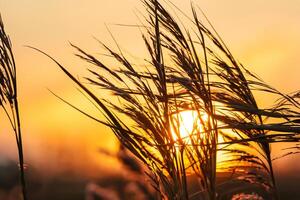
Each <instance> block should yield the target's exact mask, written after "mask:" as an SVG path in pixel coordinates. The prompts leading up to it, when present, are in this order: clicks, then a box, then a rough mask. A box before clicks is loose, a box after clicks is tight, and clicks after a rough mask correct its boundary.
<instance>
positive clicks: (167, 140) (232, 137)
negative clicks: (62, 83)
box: [36, 0, 300, 200]
mask: <svg viewBox="0 0 300 200" xmlns="http://www.w3.org/2000/svg"><path fill="white" fill-rule="evenodd" d="M142 2H143V4H144V5H145V8H146V10H147V14H148V16H147V17H146V23H147V25H146V26H145V25H143V26H142V27H145V31H144V32H143V34H142V38H143V40H144V43H145V46H146V49H147V51H148V54H149V57H148V58H145V65H138V66H136V65H134V64H132V62H130V61H129V60H128V59H127V58H126V57H125V55H124V53H123V52H122V50H121V48H120V47H119V46H118V44H117V48H118V51H114V50H113V49H112V48H109V47H108V46H106V45H105V44H103V43H102V42H100V41H99V43H100V44H101V45H102V46H103V48H104V49H105V50H106V51H107V53H108V54H109V56H110V57H112V58H113V59H115V61H116V62H117V63H118V68H112V67H110V66H107V65H106V64H105V63H104V62H103V61H102V60H100V59H98V58H96V57H95V56H93V55H91V54H89V53H87V52H86V51H84V50H82V49H81V48H79V47H77V46H75V45H72V46H73V47H74V48H75V49H76V50H77V53H76V56H78V57H79V58H81V59H82V60H85V61H86V62H88V63H90V64H92V65H95V66H96V67H97V68H96V69H94V68H90V69H89V71H90V72H91V75H92V77H87V78H86V80H88V81H89V82H90V83H91V84H92V85H94V86H97V87H100V88H102V89H104V90H108V91H110V92H111V93H112V94H113V95H111V96H109V97H108V98H105V99H104V98H103V97H102V96H101V95H97V93H96V92H94V91H93V90H91V89H90V88H89V87H87V86H85V85H84V84H83V83H81V82H80V81H79V80H78V79H76V78H75V76H73V75H72V74H71V73H70V72H69V71H68V70H67V68H65V67H64V66H63V65H61V64H60V63H59V62H57V61H56V60H55V59H54V58H52V57H51V56H49V55H47V54H46V53H44V52H42V51H40V50H38V49H36V50H38V51H40V52H42V53H43V54H45V55H47V56H48V57H50V58H51V59H52V60H53V61H54V62H56V64H57V65H58V66H59V67H60V68H61V69H62V70H63V72H64V73H65V74H66V75H67V76H68V77H69V78H70V79H71V80H72V81H73V82H75V83H76V84H77V85H78V86H79V87H80V88H81V89H82V90H83V92H85V93H86V94H87V96H88V97H89V98H90V100H91V101H92V102H93V103H94V104H95V105H96V106H97V109H99V110H100V111H101V113H102V114H103V116H104V118H105V120H101V119H98V118H96V117H94V116H91V115H90V114H88V113H86V112H85V111H83V110H80V109H79V108H77V107H76V106H73V105H71V104H70V103H68V104H69V105H71V106H73V107H74V108H76V109H77V110H79V111H80V112H82V113H83V114H85V115H86V116H88V117H90V118H91V119H93V120H96V121H98V122H99V123H102V124H104V125H106V126H108V127H110V128H111V129H112V131H113V132H114V134H115V135H116V136H117V138H118V139H119V140H120V142H121V143H122V144H123V145H124V146H125V147H126V148H127V149H128V150H130V151H131V152H132V153H133V154H134V155H135V156H136V157H137V158H139V159H140V160H141V161H142V162H143V163H144V164H145V165H146V166H147V167H148V168H149V169H150V171H151V172H152V174H151V175H150V178H151V179H152V182H153V187H154V188H155V189H156V190H157V191H158V192H159V194H160V195H161V196H160V197H161V199H174V200H177V199H178V200H179V199H180V200H182V199H191V198H193V197H194V196H195V194H190V193H189V191H188V190H189V185H188V174H189V173H193V174H195V175H196V176H197V177H198V178H199V179H200V183H199V189H198V190H199V191H198V192H197V195H198V196H197V197H199V198H200V199H210V200H213V199H217V198H219V197H220V195H221V194H219V192H218V189H219V188H220V187H221V186H219V183H217V181H216V180H217V170H218V168H219V166H218V165H221V164H226V165H222V166H223V168H222V170H227V171H230V172H232V173H233V174H235V176H232V178H231V180H229V181H232V180H237V179H238V180H241V179H243V180H244V181H246V182H250V183H251V184H254V185H258V186H260V187H262V188H264V189H265V190H266V191H268V192H270V193H271V195H273V198H274V199H277V195H276V183H275V176H274V172H273V167H272V157H271V148H270V144H271V143H277V142H299V133H300V126H299V122H298V121H297V120H298V119H299V116H300V112H299V108H300V105H299V101H298V96H297V94H298V93H297V94H293V95H286V94H283V93H281V92H279V91H277V90H276V89H274V88H272V87H270V86H269V85H267V84H266V83H264V82H263V81H262V80H261V79H259V78H258V77H257V76H255V75H254V74H253V73H251V72H250V71H249V70H247V69H246V68H245V67H244V66H243V65H242V64H240V63H239V62H238V61H237V60H236V59H235V58H234V57H233V55H232V54H231V53H230V51H229V49H228V47H227V46H226V45H225V43H224V42H223V41H222V39H221V38H220V36H219V35H218V34H217V32H216V31H215V30H214V28H213V27H212V26H211V29H212V31H211V30H210V29H208V28H207V26H205V25H204V23H202V22H201V21H200V20H199V19H198V16H197V9H196V8H195V7H194V6H192V13H193V17H192V18H189V17H187V16H186V15H185V14H184V15H183V17H184V18H187V20H188V21H190V22H191V23H192V27H191V28H190V29H188V28H186V27H184V26H183V25H181V24H180V23H177V21H176V20H175V18H174V17H173V16H172V15H171V13H170V12H169V11H168V10H166V9H165V6H164V5H162V4H161V3H160V2H158V1H157V0H144V1H142ZM169 4H170V2H169ZM171 5H172V3H171ZM173 6H174V5H173ZM175 8H176V9H177V10H179V9H178V8H177V7H175ZM179 13H181V14H182V11H180V10H179ZM208 25H209V26H210V23H209V22H208ZM253 91H260V92H263V93H265V94H268V95H270V94H272V95H274V96H277V98H280V100H279V101H278V102H277V103H276V104H275V105H274V106H273V107H271V108H260V107H259V106H258V103H257V99H256V97H255V95H254V93H253ZM114 97H116V99H115V100H113V99H114ZM186 110H193V111H195V112H197V113H198V115H197V119H196V121H197V123H199V124H200V125H201V128H200V129H199V127H197V125H195V127H194V130H193V131H192V132H191V133H190V135H189V136H187V137H182V136H181V135H180V132H179V128H178V127H180V123H181V120H180V119H179V117H178V115H177V114H178V113H180V112H182V111H186ZM203 113H206V114H207V116H208V118H207V119H204V118H203ZM274 119H276V121H275V122H274ZM172 131H173V132H172ZM174 134H175V135H176V137H174ZM220 137H221V138H222V140H223V141H219V138H220ZM186 139H188V141H189V142H187V140H186ZM220 151H222V152H224V154H229V155H230V157H229V159H227V160H225V161H223V163H217V162H218V158H217V155H218V152H220ZM237 169H240V171H239V173H235V172H236V171H237ZM253 169H255V170H256V173H252V172H251V170H253Z"/></svg>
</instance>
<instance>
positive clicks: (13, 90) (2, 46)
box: [0, 16, 27, 200]
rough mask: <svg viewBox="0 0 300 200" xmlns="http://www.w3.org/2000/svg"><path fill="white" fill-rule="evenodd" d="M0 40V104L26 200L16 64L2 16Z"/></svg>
mask: <svg viewBox="0 0 300 200" xmlns="http://www.w3.org/2000/svg"><path fill="white" fill-rule="evenodd" d="M0 40H1V43H0V104H1V107H2V108H3V110H4V112H5V114H6V116H7V118H8V120H9V122H10V124H11V126H12V128H13V131H14V134H15V137H16V142H17V147H18V156H19V167H20V182H21V186H22V193H23V199H24V200H26V199H27V194H26V181H25V172H24V155H23V145H22V132H21V122H20V111H19V104H18V95H17V74H16V63H15V59H14V55H13V51H12V44H11V41H10V39H9V36H8V35H7V34H6V32H5V29H4V24H3V21H2V18H1V16H0Z"/></svg>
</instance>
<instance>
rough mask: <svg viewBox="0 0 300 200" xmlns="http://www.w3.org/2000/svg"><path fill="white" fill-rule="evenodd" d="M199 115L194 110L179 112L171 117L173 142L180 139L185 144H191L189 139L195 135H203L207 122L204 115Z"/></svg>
mask: <svg viewBox="0 0 300 200" xmlns="http://www.w3.org/2000/svg"><path fill="white" fill-rule="evenodd" d="M200 115H201V116H200V117H199V114H198V112H197V111H195V110H186V111H181V112H179V113H177V114H174V115H173V116H172V122H173V126H172V128H171V132H172V136H173V139H174V140H175V141H178V140H179V139H182V140H183V141H184V142H185V143H189V144H190V143H191V141H190V140H191V137H193V136H195V134H198V135H199V134H200V137H202V136H201V135H204V128H203V125H205V124H206V123H207V121H208V115H207V114H206V113H201V114H200Z"/></svg>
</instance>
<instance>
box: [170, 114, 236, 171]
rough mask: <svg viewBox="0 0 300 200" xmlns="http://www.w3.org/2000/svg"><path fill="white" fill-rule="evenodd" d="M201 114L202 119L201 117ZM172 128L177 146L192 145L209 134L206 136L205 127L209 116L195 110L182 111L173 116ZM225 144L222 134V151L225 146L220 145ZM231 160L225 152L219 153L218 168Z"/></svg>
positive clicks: (219, 137)
mask: <svg viewBox="0 0 300 200" xmlns="http://www.w3.org/2000/svg"><path fill="white" fill-rule="evenodd" d="M199 114H200V117H199ZM171 118H172V127H171V133H172V137H173V140H174V141H175V145H180V143H182V142H183V143H184V144H186V145H192V140H194V141H197V140H199V139H200V140H201V139H202V140H205V137H206V135H207V134H205V128H204V126H205V127H207V124H208V114H206V113H205V112H198V111H195V110H186V111H181V112H178V113H176V114H173V115H172V117H171ZM223 142H224V138H223V137H222V135H221V134H218V139H217V143H219V145H218V147H217V148H219V149H221V148H222V147H223V146H224V145H220V144H221V143H223ZM230 158H231V156H230V155H228V154H226V153H224V152H223V151H218V152H217V163H218V167H221V165H222V163H225V161H226V160H229V159H230Z"/></svg>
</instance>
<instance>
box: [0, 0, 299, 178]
mask: <svg viewBox="0 0 300 200" xmlns="http://www.w3.org/2000/svg"><path fill="white" fill-rule="evenodd" d="M172 2H174V3H175V4H176V5H178V6H179V7H180V8H181V9H182V10H183V11H186V12H187V13H189V9H190V1H189V0H187V1H185V0H174V1H172ZM194 2H195V3H196V4H197V5H199V6H200V7H201V8H202V9H203V10H204V12H205V13H206V15H207V16H208V17H209V19H210V20H211V22H212V23H213V24H214V26H215V28H216V29H217V31H218V32H219V34H220V35H221V36H222V38H223V39H224V41H225V42H226V43H227V45H228V46H229V48H230V49H231V50H232V52H233V54H234V55H235V57H236V58H237V59H238V60H239V61H241V62H242V63H243V64H244V65H245V66H247V67H248V68H249V69H250V70H252V71H254V72H255V73H256V74H258V75H259V76H260V77H262V78H263V79H264V80H265V81H266V82H268V83H270V84H271V85H273V86H275V87H277V88H278V89H280V90H282V91H285V92H292V91H295V90H297V89H300V79H299V74H300V66H299V63H300V56H299V46H300V38H299V35H300V0H289V1H286V2H284V3H283V1H282V0H264V1H261V0H252V1H240V0H226V1H220V0H198V1H194ZM138 10H140V11H142V12H143V11H144V10H143V8H142V6H141V3H140V1H139V0H48V1H46V0H44V1H41V0H0V12H1V15H2V18H3V20H4V23H5V26H6V31H7V32H8V33H9V35H10V37H11V40H12V43H13V48H14V52H15V58H16V60H17V67H18V69H17V70H18V84H19V93H20V97H19V98H20V102H21V115H22V123H23V132H24V142H25V153H26V156H25V158H26V160H27V162H29V163H30V164H31V165H32V166H33V167H35V168H39V167H44V166H47V167H49V168H51V169H56V170H57V171H56V172H63V171H64V170H66V169H70V168H73V169H74V173H81V172H80V171H81V170H82V171H87V170H85V169H87V168H89V169H98V167H100V168H101V167H102V168H101V169H107V168H108V167H109V165H110V164H111V163H113V161H109V162H108V164H107V162H106V164H103V159H105V160H107V158H104V157H101V156H98V153H97V148H98V147H99V146H100V147H104V148H110V149H115V141H114V136H113V135H112V134H111V133H110V132H109V130H108V129H105V128H104V127H103V126H101V125H99V124H97V123H95V122H93V121H91V120H89V119H86V118H85V117H84V116H82V115H81V114H79V113H78V112H77V111H74V110H73V109H72V108H70V107H68V106H67V105H65V104H63V103H62V102H61V101H59V100H58V99H57V98H55V97H54V96H53V95H52V94H50V92H49V91H48V90H47V88H49V89H51V90H52V91H54V92H56V93H57V94H59V95H60V96H62V97H64V98H65V99H67V100H69V101H71V102H72V103H74V104H75V105H80V106H81V107H83V108H85V109H87V110H92V107H91V106H89V104H88V102H87V101H86V100H85V99H84V97H82V96H81V95H80V94H79V93H78V92H77V91H76V89H74V85H73V84H72V83H71V82H70V81H69V80H68V79H67V78H66V77H65V76H64V74H63V73H62V72H61V71H60V70H59V69H58V68H57V67H56V66H55V64H53V62H51V61H50V60H49V59H47V58H46V57H44V56H42V55H41V54H38V53H37V52H34V51H32V50H31V49H28V48H25V47H24V45H31V46H34V47H37V48H40V49H42V50H44V51H46V52H48V53H49V54H50V55H52V56H53V57H55V58H57V59H58V60H59V61H61V63H63V64H64V65H65V66H67V67H68V69H70V70H71V71H72V72H73V73H74V74H78V75H81V74H83V73H84V71H85V69H86V68H87V67H88V65H87V64H86V63H84V62H82V61H80V60H79V59H77V58H75V57H74V56H73V54H72V53H73V52H74V51H73V49H72V48H70V46H69V44H68V42H69V41H70V42H73V43H75V44H77V45H79V46H80V47H82V48H84V49H87V50H89V52H93V53H96V54H97V53H101V49H100V46H99V45H98V44H97V42H96V41H95V40H94V39H93V37H94V36H95V37H96V38H98V39H100V40H101V41H104V42H106V43H107V44H112V40H111V37H110V36H109V33H108V31H107V29H106V26H105V24H107V26H108V27H109V28H110V30H111V31H112V32H113V34H114V35H115V36H116V38H117V40H118V42H119V43H120V44H121V46H122V48H124V49H126V50H128V52H131V53H132V54H133V55H136V56H142V55H143V53H145V52H143V51H141V49H142V50H144V49H145V48H144V47H143V43H142V41H141V39H140V35H139V31H138V30H136V29H134V28H129V27H119V26H114V25H112V24H115V23H122V24H136V23H138V18H137V17H136V15H135V13H138ZM137 38H139V39H138V40H137ZM262 101H264V100H262ZM8 132H9V128H8V127H6V126H4V127H3V128H2V127H1V130H0V153H1V154H2V155H6V156H8V157H10V158H14V157H15V155H16V151H15V149H16V148H15V144H14V138H13V135H12V134H8ZM45 158H47V159H45ZM68 158H71V159H68ZM83 161H84V162H83ZM285 163H286V162H281V164H280V165H278V166H281V167H282V168H284V165H285ZM57 166H59V167H57ZM66 166H68V167H66Z"/></svg>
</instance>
